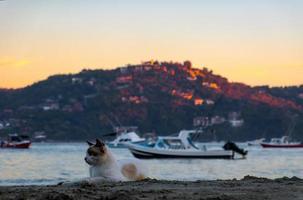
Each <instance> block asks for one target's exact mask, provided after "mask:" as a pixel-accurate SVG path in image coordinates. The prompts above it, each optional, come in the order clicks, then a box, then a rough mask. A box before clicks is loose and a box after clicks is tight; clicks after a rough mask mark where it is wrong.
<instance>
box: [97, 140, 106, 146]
mask: <svg viewBox="0 0 303 200" xmlns="http://www.w3.org/2000/svg"><path fill="white" fill-rule="evenodd" d="M104 145H105V144H104V142H102V141H100V140H99V139H96V146H97V147H103V146H104Z"/></svg>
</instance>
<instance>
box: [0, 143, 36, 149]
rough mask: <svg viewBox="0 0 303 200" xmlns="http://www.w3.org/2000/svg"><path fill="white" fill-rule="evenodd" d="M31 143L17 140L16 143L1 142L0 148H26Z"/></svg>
mask: <svg viewBox="0 0 303 200" xmlns="http://www.w3.org/2000/svg"><path fill="white" fill-rule="evenodd" d="M30 145H31V142H18V143H10V142H8V143H3V144H1V145H0V147H1V148H15V149H27V148H29V147H30Z"/></svg>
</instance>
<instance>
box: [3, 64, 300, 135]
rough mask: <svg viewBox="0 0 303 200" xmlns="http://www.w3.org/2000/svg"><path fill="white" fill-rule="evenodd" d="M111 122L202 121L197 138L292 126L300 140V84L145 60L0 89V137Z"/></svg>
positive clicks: (176, 124) (178, 124) (83, 131)
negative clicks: (265, 82)
mask: <svg viewBox="0 0 303 200" xmlns="http://www.w3.org/2000/svg"><path fill="white" fill-rule="evenodd" d="M113 124H114V125H119V124H121V125H124V126H126V125H128V126H130V125H133V126H138V127H139V130H140V131H141V132H142V133H145V132H155V133H157V134H158V135H168V134H171V133H174V132H177V131H178V130H180V129H189V128H193V125H199V126H200V125H203V126H204V127H205V129H206V131H205V134H204V136H202V137H201V138H200V139H203V140H212V139H216V140H227V139H233V140H240V141H243V140H250V139H255V138H259V137H267V138H270V137H274V136H281V135H282V134H285V132H287V131H288V130H289V129H293V131H292V136H293V137H295V138H297V139H301V140H303V133H302V131H301V130H303V86H297V87H284V88H282V87H281V88H278V87H277V88H270V87H268V86H262V87H250V86H248V85H245V84H242V83H231V82H229V81H228V80H227V79H226V78H224V77H221V76H219V75H216V74H213V72H212V71H211V70H209V69H206V68H203V69H197V68H193V67H192V66H191V63H190V62H189V61H185V62H184V63H172V62H161V63H160V62H157V61H156V62H153V61H150V62H145V63H142V64H138V65H128V66H125V67H119V68H116V69H113V70H83V71H81V72H80V73H78V74H68V75H55V76H51V77H49V78H48V79H47V80H44V81H41V82H38V83H35V84H33V85H31V86H28V87H25V88H22V89H16V90H5V89H2V90H0V137H1V136H3V135H5V134H7V133H13V132H18V133H27V134H30V135H33V134H34V133H39V132H45V133H46V134H47V135H48V137H49V138H50V139H53V140H83V139H90V138H94V137H100V136H101V135H102V134H103V133H107V132H110V131H112V125H113Z"/></svg>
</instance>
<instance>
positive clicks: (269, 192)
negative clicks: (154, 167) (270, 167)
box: [0, 176, 303, 200]
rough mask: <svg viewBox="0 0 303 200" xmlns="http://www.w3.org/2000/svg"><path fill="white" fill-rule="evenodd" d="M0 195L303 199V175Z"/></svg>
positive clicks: (9, 189)
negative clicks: (299, 176) (298, 176)
mask: <svg viewBox="0 0 303 200" xmlns="http://www.w3.org/2000/svg"><path fill="white" fill-rule="evenodd" d="M0 199H8V200H9V199H33V200H38V199H41V200H42V199H52V200H63V199H67V200H74V199H75V200H76V199H77V200H84V199H100V200H101V199H107V200H110V199H121V200H126V199H204V200H215V199H216V200H251V199H257V200H258V199H260V200H261V199H268V200H271V199H274V200H284V199H291V200H292V199H293V200H297V199H303V179H300V178H297V177H292V178H287V177H283V178H277V179H267V178H257V177H253V176H245V177H244V178H243V179H241V180H236V179H233V180H214V181H207V180H201V181H165V180H155V179H148V180H144V181H137V182H117V183H115V182H104V183H100V184H87V183H86V184H79V185H73V186H67V185H46V186H0Z"/></svg>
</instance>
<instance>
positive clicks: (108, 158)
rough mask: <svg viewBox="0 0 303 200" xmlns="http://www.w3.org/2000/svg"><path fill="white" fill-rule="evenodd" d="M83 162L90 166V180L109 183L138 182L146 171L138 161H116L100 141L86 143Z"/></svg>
mask: <svg viewBox="0 0 303 200" xmlns="http://www.w3.org/2000/svg"><path fill="white" fill-rule="evenodd" d="M87 143H88V145H89V148H88V149H87V152H86V157H85V158H84V160H85V161H86V163H87V164H89V165H90V168H89V174H90V177H91V178H97V179H104V180H110V181H138V180H142V179H145V178H146V170H145V168H144V166H143V165H142V164H141V163H140V161H139V160H135V159H129V160H119V161H118V160H116V159H115V157H114V155H113V154H112V153H111V151H110V149H109V148H108V147H107V146H106V145H105V144H104V143H103V142H102V141H100V140H98V139H96V144H93V143H91V142H87Z"/></svg>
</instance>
